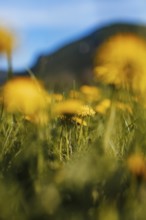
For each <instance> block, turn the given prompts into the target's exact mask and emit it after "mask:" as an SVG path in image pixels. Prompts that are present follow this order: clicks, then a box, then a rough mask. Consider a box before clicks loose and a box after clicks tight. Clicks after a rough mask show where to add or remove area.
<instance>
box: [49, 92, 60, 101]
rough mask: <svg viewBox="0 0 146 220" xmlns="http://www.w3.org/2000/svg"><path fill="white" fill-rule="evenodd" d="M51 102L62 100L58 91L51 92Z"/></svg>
mask: <svg viewBox="0 0 146 220" xmlns="http://www.w3.org/2000/svg"><path fill="white" fill-rule="evenodd" d="M51 98H52V102H61V101H62V100H63V95H62V94H60V93H53V94H51Z"/></svg>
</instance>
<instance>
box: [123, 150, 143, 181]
mask: <svg viewBox="0 0 146 220" xmlns="http://www.w3.org/2000/svg"><path fill="white" fill-rule="evenodd" d="M127 166H128V169H129V170H130V171H131V173H132V174H134V175H135V176H141V177H144V178H146V160H145V158H144V157H143V156H142V155H141V154H133V155H131V156H130V157H129V158H128V160H127Z"/></svg>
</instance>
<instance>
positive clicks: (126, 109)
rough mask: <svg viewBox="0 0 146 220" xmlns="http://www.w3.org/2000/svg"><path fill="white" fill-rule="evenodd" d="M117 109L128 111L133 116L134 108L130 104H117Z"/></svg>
mask: <svg viewBox="0 0 146 220" xmlns="http://www.w3.org/2000/svg"><path fill="white" fill-rule="evenodd" d="M116 107H117V108H118V109H120V110H122V111H127V112H129V113H130V114H132V108H131V106H130V105H129V104H127V103H123V102H116Z"/></svg>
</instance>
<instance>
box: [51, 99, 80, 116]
mask: <svg viewBox="0 0 146 220" xmlns="http://www.w3.org/2000/svg"><path fill="white" fill-rule="evenodd" d="M81 106H82V102H81V101H79V100H75V99H68V100H64V101H62V102H60V103H56V104H55V105H54V109H53V111H54V113H55V114H58V115H74V114H77V113H78V110H79V109H80V108H81Z"/></svg>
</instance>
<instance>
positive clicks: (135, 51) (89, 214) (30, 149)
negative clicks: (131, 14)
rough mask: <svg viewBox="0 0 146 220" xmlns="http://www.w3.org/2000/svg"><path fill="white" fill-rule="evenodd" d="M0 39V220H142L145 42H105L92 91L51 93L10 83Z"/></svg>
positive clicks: (21, 81)
mask: <svg viewBox="0 0 146 220" xmlns="http://www.w3.org/2000/svg"><path fill="white" fill-rule="evenodd" d="M0 35H1V38H0V52H1V53H5V54H6V55H7V60H8V79H7V81H6V82H5V83H4V84H3V85H2V86H1V90H0V94H1V96H0V120H1V123H0V134H1V137H0V146H1V148H0V195H1V196H0V219H5V220H7V219H12V220H20V219H21V220H29V219H30V220H33V219H34V220H36V219H44V220H45V219H46V220H48V219H52V220H85V219H87V220H98V219H99V220H107V219H108V220H123V219H124V220H142V219H145V217H146V210H145V205H146V135H145V134H146V102H145V97H146V42H145V40H144V39H141V38H139V37H138V36H135V35H130V34H124V35H121V34H119V35H117V36H113V37H111V38H110V39H108V40H107V41H106V42H104V43H103V45H101V47H100V48H99V49H98V50H97V54H95V61H94V68H93V72H94V83H93V85H81V86H73V87H72V88H70V90H68V91H62V93H57V92H55V91H50V90H48V89H46V88H45V87H44V85H43V82H40V81H39V80H38V79H37V78H36V77H35V73H31V72H29V74H30V76H29V77H24V76H23V77H22V76H17V77H16V76H13V72H12V65H11V56H12V45H13V43H12V42H13V38H12V37H11V35H10V34H9V33H7V32H6V30H1V32H0ZM3 36H4V37H3ZM4 39H7V40H4Z"/></svg>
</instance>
